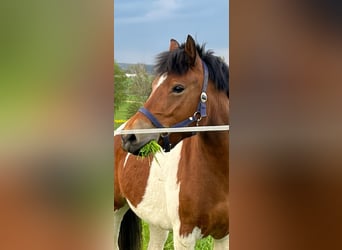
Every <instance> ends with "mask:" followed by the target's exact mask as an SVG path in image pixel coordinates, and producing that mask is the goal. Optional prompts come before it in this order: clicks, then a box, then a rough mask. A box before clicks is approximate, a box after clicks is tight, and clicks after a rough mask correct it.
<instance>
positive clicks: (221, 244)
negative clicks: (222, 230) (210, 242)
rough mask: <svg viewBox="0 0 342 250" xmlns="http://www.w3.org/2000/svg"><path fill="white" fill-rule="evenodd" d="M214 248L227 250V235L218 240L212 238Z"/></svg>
mask: <svg viewBox="0 0 342 250" xmlns="http://www.w3.org/2000/svg"><path fill="white" fill-rule="evenodd" d="M214 250H229V235H227V236H226V237H224V238H222V239H219V240H215V239H214Z"/></svg>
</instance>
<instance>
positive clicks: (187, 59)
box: [114, 36, 229, 250]
mask: <svg viewBox="0 0 342 250" xmlns="http://www.w3.org/2000/svg"><path fill="white" fill-rule="evenodd" d="M156 72H157V77H156V79H155V80H154V81H153V83H152V93H151V95H150V96H149V98H148V100H147V101H146V103H145V105H144V108H142V109H140V110H139V112H137V113H136V114H135V115H134V116H133V117H132V118H131V119H129V121H128V122H127V123H126V124H125V125H124V126H122V127H121V128H120V129H148V128H154V127H175V126H176V127H179V126H196V125H198V126H203V125H206V126H210V125H227V124H228V123H229V115H228V113H229V100H228V98H229V86H228V81H229V72H228V66H227V65H226V64H225V63H224V62H223V60H222V59H220V58H219V57H216V56H214V55H213V53H212V52H211V51H205V49H204V46H199V45H196V44H195V42H194V40H193V38H192V37H191V36H188V38H187V40H186V42H185V43H184V44H182V45H179V44H178V42H177V41H175V40H171V42H170V49H169V51H167V52H163V53H161V54H160V55H159V57H158V61H157V65H156ZM228 137H229V132H228V131H223V132H222V131H221V132H199V133H197V134H194V133H172V134H170V135H159V134H130V135H123V136H121V137H120V136H115V137H114V151H115V172H114V223H115V224H114V232H115V238H114V239H115V241H116V242H115V247H116V249H123V250H127V249H137V248H139V247H140V246H139V234H140V231H139V230H138V229H139V226H138V225H139V224H138V223H139V220H138V219H137V217H136V215H137V216H138V217H140V218H141V219H143V220H145V221H146V222H147V223H148V224H149V226H150V242H149V247H148V249H150V250H151V249H153V250H157V249H163V246H164V243H165V241H166V238H167V235H168V231H169V230H173V240H174V248H175V249H194V247H195V243H196V240H198V239H200V238H202V237H205V236H208V235H211V236H212V237H213V238H214V249H228V248H229V246H228V245H229V244H228V241H229V239H228V233H229V212H228V207H229V200H228V194H229V163H228V158H229V157H228V156H229V154H228V152H229V140H228ZM151 140H157V141H158V143H159V144H160V145H161V146H162V147H163V149H164V151H166V152H163V153H158V154H156V158H157V161H156V160H155V159H153V158H151V157H150V158H144V159H141V158H138V157H137V156H136V155H137V153H138V152H139V149H140V148H141V147H143V146H144V145H145V144H146V143H148V142H149V141H151ZM123 149H125V151H124V150H123ZM170 149H171V150H170ZM169 150H170V152H168V151H169ZM126 151H128V152H126ZM132 211H133V212H134V213H133V212H132Z"/></svg>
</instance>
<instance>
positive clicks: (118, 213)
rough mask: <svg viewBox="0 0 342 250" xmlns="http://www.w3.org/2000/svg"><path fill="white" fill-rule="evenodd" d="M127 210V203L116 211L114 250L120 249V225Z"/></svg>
mask: <svg viewBox="0 0 342 250" xmlns="http://www.w3.org/2000/svg"><path fill="white" fill-rule="evenodd" d="M127 210H128V206H127V205H126V206H124V207H122V208H120V209H117V210H115V211H114V250H119V244H118V240H119V234H120V225H121V222H122V219H123V217H124V215H125V213H126V212H127Z"/></svg>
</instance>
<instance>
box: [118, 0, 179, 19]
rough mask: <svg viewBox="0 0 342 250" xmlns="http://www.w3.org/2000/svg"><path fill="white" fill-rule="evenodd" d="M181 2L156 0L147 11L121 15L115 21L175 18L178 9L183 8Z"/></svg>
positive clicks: (176, 0)
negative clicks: (127, 15) (122, 16)
mask: <svg viewBox="0 0 342 250" xmlns="http://www.w3.org/2000/svg"><path fill="white" fill-rule="evenodd" d="M181 3H182V2H181V0H154V1H153V2H152V4H151V8H149V9H147V10H146V11H145V12H144V11H143V10H141V14H140V15H138V16H137V15H134V16H131V17H124V18H120V17H119V18H116V20H115V21H116V22H122V23H142V22H152V21H160V20H165V19H168V18H174V17H175V16H176V15H177V11H178V10H180V9H181V8H182V5H181Z"/></svg>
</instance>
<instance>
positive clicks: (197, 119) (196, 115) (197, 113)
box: [193, 111, 202, 126]
mask: <svg viewBox="0 0 342 250" xmlns="http://www.w3.org/2000/svg"><path fill="white" fill-rule="evenodd" d="M193 117H195V119H196V126H198V124H199V122H200V121H201V120H202V115H201V112H199V111H196V112H195V113H194V115H193Z"/></svg>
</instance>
